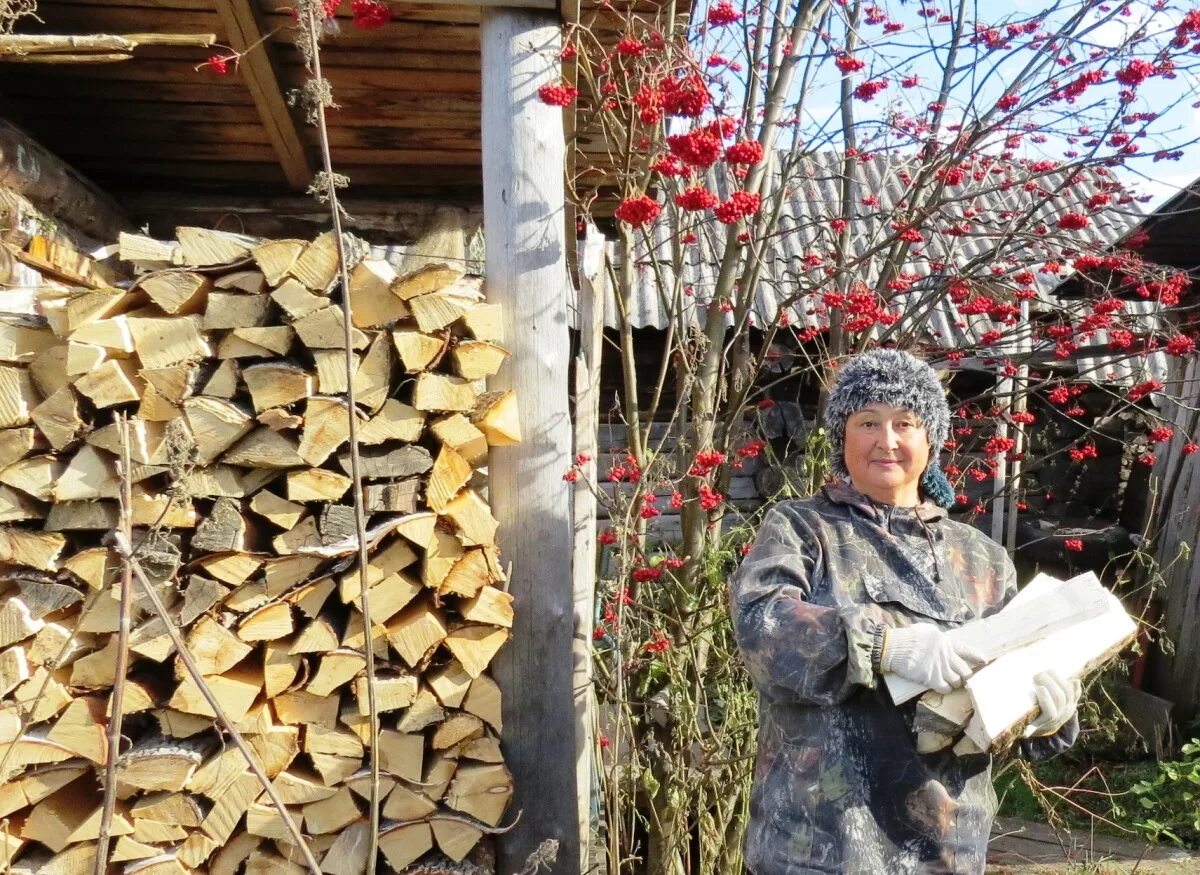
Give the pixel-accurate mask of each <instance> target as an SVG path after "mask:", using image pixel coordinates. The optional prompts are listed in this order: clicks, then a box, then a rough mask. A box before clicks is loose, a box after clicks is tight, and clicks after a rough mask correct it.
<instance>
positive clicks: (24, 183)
mask: <svg viewBox="0 0 1200 875" xmlns="http://www.w3.org/2000/svg"><path fill="white" fill-rule="evenodd" d="M0 187H3V188H8V189H11V190H13V191H15V192H16V193H17V194H20V195H22V196H24V197H25V198H27V199H28V200H29V202H30V203H31V204H33V205H34V206H35V207H36V208H37V209H39V210H41V211H42V212H43V213H46V214H47V215H49V216H51V217H52V218H55V219H59V220H61V221H62V222H64V223H65V224H67V225H69V226H71V227H72V228H74V229H76V230H78V231H79V232H81V233H83V234H87V235H88V236H89V237H94V238H95V239H97V240H115V239H116V238H117V234H119V233H120V232H121V231H124V230H128V229H130V228H132V227H133V223H132V222H131V221H130V220H129V218H128V217H127V216H126V215H125V213H124V212H123V211H122V210H121V208H120V207H119V206H117V204H116V202H115V201H113V200H112V199H111V198H110V197H109V196H108V195H106V194H105V193H104V192H102V191H101V190H100V189H99V188H97V187H96V186H95V185H93V184H92V183H91V182H90V181H89V180H88V179H86V178H85V177H84V176H82V175H81V174H80V173H79V172H78V171H77V170H75V168H73V167H71V166H70V165H68V164H66V163H65V162H64V161H63V160H62V159H61V158H59V157H58V156H56V155H54V154H52V153H51V152H49V151H48V150H47V149H46V148H45V147H43V146H42V145H41V144H40V143H38V142H37V141H36V140H34V139H33V138H32V137H30V136H29V135H28V134H27V133H25V132H24V131H23V130H21V129H20V128H18V127H17V126H16V125H14V124H11V123H9V122H7V121H5V120H3V119H0Z"/></svg>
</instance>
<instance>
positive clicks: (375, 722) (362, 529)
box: [305, 9, 380, 875]
mask: <svg viewBox="0 0 1200 875" xmlns="http://www.w3.org/2000/svg"><path fill="white" fill-rule="evenodd" d="M305 18H306V20H305V25H306V26H307V28H308V34H309V38H310V39H311V41H312V57H311V72H312V75H313V76H314V77H315V79H316V81H318V82H321V81H323V77H322V76H321V47H320V45H319V44H318V34H317V22H316V18H315V16H314V14H313V12H312V10H311V9H309V10H308V13H307V15H306V16H305ZM313 114H314V117H315V120H316V125H317V136H318V141H319V143H320V147H321V162H322V167H323V169H324V180H325V182H326V196H327V198H328V201H329V213H330V216H331V217H332V219H333V235H334V240H335V241H336V242H337V254H338V273H339V279H340V282H341V285H342V309H343V311H344V312H345V318H344V319H343V320H342V322H343V327H344V329H345V336H344V341H345V343H344V346H345V354H346V358H345V362H346V406H347V407H348V408H349V410H348V415H349V417H350V434H349V443H350V479H351V480H352V481H353V483H354V487H353V491H354V527H355V530H356V534H357V537H358V584H359V610H361V611H362V617H363V628H364V629H365V630H366V635H365V641H364V643H363V657H364V659H365V660H366V666H365V671H366V679H367V720H368V722H369V724H370V750H369V753H368V756H369V759H370V763H369V767H370V771H371V787H370V795H369V797H368V804H369V808H370V815H369V818H370V822H369V826H368V830H367V875H375V867H376V862H377V858H378V856H379V803H380V794H379V707H378V703H377V701H376V691H375V648H374V645H373V637H372V630H373V629H374V624H373V623H372V620H371V606H370V598H369V596H368V590H369V589H370V587H369V586H368V581H367V561H368V556H367V514H366V508H365V506H364V504H363V482H362V460H361V458H360V455H359V444H358V407H357V404H356V399H355V391H354V371H355V365H356V364H357V362H356V361H355V358H354V349H353V343H352V341H353V333H354V314H353V310H352V308H351V301H350V275H349V267H348V265H347V263H346V241H345V239H344V238H343V236H342V211H341V206H340V204H339V203H338V196H337V186H336V185H335V184H334V179H335V177H334V173H333V157H332V155H331V154H330V149H329V128H328V126H327V125H326V120H325V103H324V101H317V102H316V106H315V107H314V108H313Z"/></svg>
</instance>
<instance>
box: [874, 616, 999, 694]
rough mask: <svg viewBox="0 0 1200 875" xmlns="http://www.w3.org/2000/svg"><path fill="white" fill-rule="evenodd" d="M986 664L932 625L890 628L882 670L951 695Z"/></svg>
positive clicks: (980, 656) (880, 664) (981, 658)
mask: <svg viewBox="0 0 1200 875" xmlns="http://www.w3.org/2000/svg"><path fill="white" fill-rule="evenodd" d="M986 662H987V658H986V657H984V655H983V654H982V653H980V652H979V651H978V650H976V649H975V648H974V647H972V646H971V645H969V644H967V643H965V642H963V641H956V640H955V639H953V638H951V637H950V636H949V635H947V634H946V633H945V632H943V631H942V630H941V629H939V628H938V627H937V626H935V625H933V624H932V623H914V624H913V625H911V626H901V627H898V628H889V629H888V630H887V631H886V632H885V633H884V639H883V652H882V653H881V654H880V657H879V667H880V668H881V669H882V670H883V671H884V672H885V673H890V674H896V675H899V676H900V677H902V678H906V679H908V680H910V681H912V682H913V683H917V684H920V685H921V686H923V687H929V688H930V689H933V690H937V691H938V692H939V693H948V692H950V690H952V689H954V688H955V687H961V686H962V685H963V684H964V683H966V680H967V678H969V677H970V676H971V675H972V674H974V673H975V670H976V669H977V668H980V667H981V666H983V665H984V664H985V663H986Z"/></svg>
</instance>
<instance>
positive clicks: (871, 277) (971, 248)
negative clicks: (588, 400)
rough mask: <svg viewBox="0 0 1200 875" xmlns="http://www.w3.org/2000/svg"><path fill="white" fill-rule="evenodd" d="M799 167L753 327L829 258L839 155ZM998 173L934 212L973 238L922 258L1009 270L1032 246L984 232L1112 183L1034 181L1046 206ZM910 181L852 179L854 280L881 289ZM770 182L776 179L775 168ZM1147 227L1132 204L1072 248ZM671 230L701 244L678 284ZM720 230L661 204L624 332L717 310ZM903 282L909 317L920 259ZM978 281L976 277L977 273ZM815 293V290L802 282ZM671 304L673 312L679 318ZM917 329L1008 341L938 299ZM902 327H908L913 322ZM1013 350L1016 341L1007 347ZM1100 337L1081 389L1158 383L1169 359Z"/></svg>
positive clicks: (898, 176)
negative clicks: (883, 251) (809, 257)
mask: <svg viewBox="0 0 1200 875" xmlns="http://www.w3.org/2000/svg"><path fill="white" fill-rule="evenodd" d="M792 160H794V161H795V164H794V166H793V167H792V168H791V169H790V170H789V171H788V178H790V179H792V180H793V183H792V185H791V187H790V190H789V192H788V197H787V199H786V201H785V203H784V205H783V208H782V210H781V213H780V216H779V219H778V222H777V224H776V233H774V234H773V235H771V237H770V238H769V239H768V240H766V241H765V242H764V244H763V245H764V249H765V251H764V270H763V278H762V280H761V281H760V282H759V283H758V287H757V288H756V289H754V303H753V305H752V307H751V314H752V318H753V319H754V321H755V322H756V323H758V324H763V323H764V322H768V321H771V320H773V319H774V318H775V314H776V313H777V311H778V310H779V308H780V306H781V304H782V303H784V302H785V301H786V300H787V299H788V298H789V297H790V296H793V295H795V294H796V292H797V289H798V288H799V283H798V279H799V277H801V276H803V275H804V273H805V272H806V270H808V268H807V266H806V265H805V263H804V261H803V257H804V256H805V255H806V254H807V253H809V252H811V251H815V250H823V249H828V248H830V242H831V241H832V239H833V233H834V232H833V231H832V229H831V227H830V224H829V222H830V220H831V219H832V218H833V217H834V216H835V215H836V211H837V209H838V207H837V205H838V204H839V202H840V200H841V187H842V181H843V177H842V168H841V157H840V156H839V155H838V154H836V153H832V152H830V153H813V154H808V155H802V156H799V157H796V158H794V159H792ZM993 166H994V167H995V168H997V170H996V171H995V172H993V173H991V174H989V175H987V176H986V177H985V178H984V179H983V180H982V181H977V180H975V179H973V178H971V177H970V176H968V177H967V180H966V181H965V182H964V184H963V185H962V186H961V187H960V188H959V189H956V190H955V191H962V192H963V196H962V197H961V198H958V199H956V200H955V201H954V202H952V203H949V204H946V205H945V206H943V207H941V208H940V209H939V210H938V211H937V213H936V214H935V221H936V222H937V223H938V224H939V225H943V226H944V225H948V224H951V223H956V222H959V221H963V220H965V219H966V218H968V217H967V216H964V215H963V208H964V205H966V202H967V201H968V200H970V201H971V203H970V206H972V207H974V208H975V209H976V210H977V213H978V215H977V216H975V217H974V223H975V229H974V230H973V232H972V233H970V234H968V235H965V236H961V237H954V236H950V235H947V234H937V235H934V237H933V239H931V240H930V241H929V242H928V243H927V244H926V248H927V256H928V258H932V259H937V260H941V261H943V262H945V263H947V264H952V265H958V266H960V267H963V268H967V267H968V266H973V265H976V264H978V263H980V262H983V263H987V262H989V261H1003V260H1004V259H1005V258H1008V257H1013V256H1016V255H1018V254H1019V252H1018V250H1019V249H1020V248H1022V247H1026V246H1028V245H1030V244H1029V242H1028V239H1027V238H1026V239H1017V238H1013V239H1004V237H1003V233H1002V232H1003V228H1002V227H1000V225H1001V224H1002V222H1000V221H998V220H996V219H993V220H992V221H991V222H989V223H985V220H986V217H988V216H991V217H999V216H1002V215H1003V214H1004V213H1005V211H1023V210H1028V209H1030V208H1031V203H1034V201H1033V200H1032V199H1033V198H1035V197H1037V198H1039V199H1042V200H1044V202H1043V203H1041V204H1039V205H1038V206H1037V208H1036V211H1035V217H1036V220H1037V221H1040V222H1044V223H1046V224H1047V225H1053V224H1054V223H1055V222H1056V221H1057V220H1058V217H1059V216H1061V215H1062V214H1064V213H1067V212H1087V211H1086V209H1085V208H1084V205H1085V203H1086V201H1087V200H1088V198H1090V197H1091V196H1092V195H1094V194H1096V193H1097V192H1098V191H1101V190H1102V187H1103V186H1104V185H1105V184H1106V183H1108V184H1111V177H1108V178H1105V177H1101V176H1099V175H1098V174H1096V173H1095V172H1088V173H1086V174H1083V175H1082V178H1080V179H1078V180H1077V181H1075V182H1074V183H1073V184H1071V185H1067V184H1066V183H1067V180H1066V178H1065V175H1064V174H1062V173H1049V174H1039V175H1036V176H1035V177H1034V178H1036V181H1037V182H1038V184H1039V185H1040V186H1041V187H1042V188H1043V189H1045V190H1046V191H1047V192H1048V194H1049V196H1048V197H1046V196H1041V195H1038V194H1036V193H1030V192H1027V191H1025V189H1024V186H1023V184H1021V183H1023V182H1024V181H1025V179H1026V178H1028V172H1027V171H1025V170H1023V169H1022V168H1019V167H1015V166H1013V165H1003V164H1001V163H999V162H996V164H995V165H993ZM906 170H907V171H909V172H913V173H915V172H916V170H915V165H912V164H905V163H904V162H900V161H898V160H891V159H887V158H879V157H876V158H873V159H871V160H868V161H866V162H860V163H858V164H857V166H856V175H855V178H854V179H853V181H852V186H853V195H852V203H854V204H855V205H856V207H855V212H854V213H853V214H852V215H851V216H850V217H849V218H850V223H851V224H850V229H851V244H850V247H851V256H850V258H851V260H852V259H854V258H858V259H861V264H862V274H861V275H860V276H859V277H858V278H859V279H861V280H862V281H864V282H866V283H867V284H868V285H871V284H873V283H874V282H875V281H876V280H877V279H878V272H879V266H880V264H881V263H882V261H883V259H881V258H877V257H871V253H872V251H873V250H874V249H876V248H877V247H879V245H880V242H881V241H883V240H885V239H886V238H887V237H888V236H889V235H890V234H891V233H892V229H891V227H890V226H891V222H892V221H893V216H895V215H897V214H900V213H902V211H901V210H899V209H898V205H899V204H900V203H901V202H902V201H903V199H904V197H905V196H906V194H907V191H906V189H907V185H906V183H905V182H904V178H903V174H904V171H906ZM773 172H775V173H781V172H783V171H782V170H781V168H780V167H779V166H778V165H777V166H776V167H775V168H774V171H773ZM1006 172H1009V173H1011V174H1012V176H1013V177H1015V178H1017V179H1018V180H1019V182H1018V183H1017V184H1015V185H1011V186H1009V187H1007V188H1003V187H1002V186H1001V185H1000V184H999V183H1000V180H1001V179H1002V178H1003V174H1005V173H1006ZM708 186H709V187H710V189H712V190H714V191H716V192H718V193H719V194H720V195H721V196H722V198H724V197H725V196H726V195H727V194H728V191H729V188H730V186H729V184H728V180H727V179H726V178H725V177H724V176H723V175H717V174H711V175H710V178H709V180H708ZM870 194H874V195H875V196H877V197H878V199H879V204H878V206H876V207H867V206H864V205H862V203H861V201H862V198H863V197H864V196H867V195H870ZM1141 220H1142V215H1141V213H1140V212H1139V211H1138V210H1137V208H1136V205H1134V204H1132V203H1131V204H1129V205H1128V206H1123V207H1120V208H1117V209H1109V210H1106V211H1104V212H1102V213H1100V214H1098V215H1093V216H1092V221H1091V222H1090V224H1089V225H1088V227H1086V228H1084V229H1081V230H1078V231H1073V232H1070V233H1071V239H1073V240H1074V241H1077V245H1078V248H1079V249H1080V250H1085V249H1092V250H1103V249H1106V248H1108V247H1110V246H1112V245H1113V244H1115V243H1117V242H1118V241H1119V240H1121V239H1122V238H1124V237H1125V236H1127V235H1128V234H1129V233H1130V232H1132V231H1133V230H1134V228H1136V227H1137V225H1138V224H1139V223H1140V222H1141ZM677 228H686V229H690V230H693V231H694V232H695V233H696V235H697V237H698V241H697V243H696V244H695V245H692V246H688V247H686V248H685V252H684V260H683V266H682V270H681V271H679V272H678V273H676V271H675V269H674V261H673V256H672V252H673V247H674V240H675V238H676V236H677V234H676V229H677ZM724 231H725V228H724V226H722V225H720V224H718V223H717V222H716V221H715V220H714V219H712V218H711V217H708V218H707V219H705V220H697V219H695V218H694V214H690V213H685V212H682V211H680V210H678V209H677V208H675V206H674V205H673V204H668V205H667V206H666V208H665V209H664V210H663V213H662V215H661V216H660V217H659V219H658V220H657V221H656V222H655V223H654V225H653V226H652V227H651V228H650V237H651V240H652V244H651V245H650V246H647V245H645V244H644V243H643V242H641V241H640V239H639V243H638V245H637V248H636V256H637V263H636V265H635V268H634V275H635V290H634V294H633V296H632V300H630V301H629V302H628V306H629V310H630V322H631V323H632V325H633V326H634V327H635V328H657V329H664V328H666V327H667V324H668V320H669V319H670V318H671V313H672V312H677V313H678V314H679V315H680V318H681V321H682V323H683V326H681V327H690V326H698V325H703V324H704V320H705V315H706V309H707V307H708V304H709V302H710V301H711V299H712V290H713V287H714V285H715V283H716V278H717V271H718V267H719V264H720V261H721V258H722V256H723V253H724V236H725V235H724ZM1020 261H1021V262H1023V264H1022V267H1029V268H1030V269H1032V270H1033V271H1034V272H1035V275H1036V288H1037V291H1038V294H1039V300H1038V301H1034V302H1032V303H1033V309H1034V311H1035V312H1036V311H1037V310H1038V309H1045V308H1047V306H1048V305H1049V304H1050V303H1051V302H1053V304H1054V306H1055V307H1058V308H1061V307H1063V306H1064V304H1066V305H1067V306H1068V309H1071V310H1073V311H1078V312H1081V313H1082V312H1084V311H1085V310H1086V308H1085V305H1084V303H1083V302H1079V303H1078V304H1072V303H1069V302H1064V301H1060V300H1058V299H1056V298H1055V297H1054V290H1055V289H1056V288H1057V287H1058V286H1059V285H1060V284H1061V282H1062V281H1063V280H1064V279H1065V278H1066V277H1067V275H1068V274H1067V273H1066V272H1064V273H1061V274H1057V275H1056V274H1052V273H1039V272H1038V268H1039V267H1040V266H1041V264H1040V263H1039V262H1035V263H1034V264H1032V265H1030V264H1029V262H1028V259H1027V257H1025V256H1024V255H1023V254H1021V256H1020ZM903 269H904V271H906V272H909V273H911V274H915V275H917V276H918V277H919V279H918V280H917V281H916V282H915V283H914V286H913V291H912V292H910V293H908V294H907V295H903V296H898V297H897V298H896V299H895V301H894V302H893V303H892V304H891V305H890V306H891V307H892V309H893V310H894V311H895V312H898V313H901V314H905V309H904V308H905V305H906V303H907V304H908V306H909V307H911V306H912V304H911V302H913V301H919V300H921V296H922V293H923V292H928V291H929V290H930V289H931V288H932V283H931V282H928V281H927V280H928V278H929V276H930V270H929V264H928V261H927V259H926V258H925V257H922V258H919V259H912V260H910V261H909V262H908V263H907V264H905V265H904V268H903ZM976 275H978V271H976ZM807 285H808V286H809V287H811V286H812V280H811V278H810V279H809V280H808V281H807ZM605 294H606V301H605V313H606V324H607V325H608V327H610V328H615V327H616V314H617V312H619V311H618V308H617V301H616V300H615V298H614V295H613V291H612V289H611V288H608V287H607V284H606V292H605ZM676 304H677V306H675V305H676ZM810 307H811V299H801V300H799V301H798V302H797V303H795V304H793V305H791V306H790V307H789V316H790V319H791V322H792V324H793V325H797V326H810V325H814V324H816V317H815V316H814V315H813V314H811V313H810V312H809V308H810ZM918 309H919V311H920V314H921V315H920V318H921V319H922V320H924V325H923V327H922V331H921V334H922V336H923V338H924V340H925V341H926V342H928V343H933V344H936V345H938V346H940V347H942V348H946V349H953V348H963V347H974V346H976V345H977V344H978V343H979V341H980V338H981V337H982V335H983V334H984V333H986V332H988V331H991V330H993V329H1003V328H1004V326H1002V325H999V324H997V323H995V322H993V320H992V319H991V318H990V317H988V316H986V315H970V316H964V315H963V314H962V313H960V312H959V310H958V307H957V306H956V305H955V304H954V303H953V302H952V301H951V300H950V299H949V298H948V297H947V296H945V295H937V296H936V300H935V301H934V305H933V307H932V310H931V311H930V310H929V308H928V307H919V308H918ZM1127 312H1130V313H1136V314H1137V315H1138V320H1139V322H1141V323H1143V324H1144V325H1145V326H1146V327H1147V328H1153V327H1157V326H1158V325H1159V324H1160V317H1159V316H1158V305H1157V304H1154V303H1152V302H1141V301H1131V302H1128V304H1127ZM724 318H725V320H726V322H727V323H729V324H732V316H731V315H729V314H725V315H724ZM905 318H912V314H911V313H909V314H908V315H907V316H906V317H905ZM1006 337H1007V339H1009V340H1010V341H1011V340H1014V338H1012V332H1011V329H1010V330H1009V332H1008V334H1007V335H1006ZM1015 340H1016V343H1018V344H1020V346H1021V348H1023V349H1028V348H1029V341H1028V338H1027V337H1026V338H1015ZM1106 342H1107V337H1106V335H1105V334H1104V333H1103V332H1098V333H1097V336H1096V339H1095V345H1093V346H1089V348H1088V349H1087V350H1086V354H1083V353H1081V354H1080V355H1078V356H1077V357H1076V359H1075V360H1076V363H1077V366H1078V368H1079V371H1080V374H1081V376H1086V377H1087V378H1088V379H1095V380H1099V381H1103V380H1116V381H1118V382H1122V383H1128V382H1130V381H1134V380H1138V379H1145V377H1144V376H1142V374H1144V373H1145V372H1146V371H1147V369H1149V372H1150V373H1151V374H1155V375H1156V374H1158V373H1160V372H1161V373H1165V362H1166V357H1165V355H1164V354H1162V353H1152V354H1151V355H1150V356H1149V359H1148V360H1142V359H1141V358H1138V359H1132V360H1131V359H1128V358H1127V357H1125V356H1123V355H1119V356H1111V355H1105V353H1104V350H1103V348H1102V347H1103V344H1105V343H1106Z"/></svg>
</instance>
